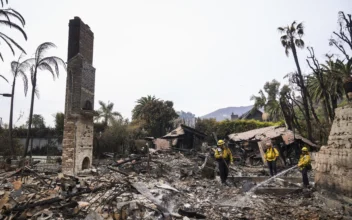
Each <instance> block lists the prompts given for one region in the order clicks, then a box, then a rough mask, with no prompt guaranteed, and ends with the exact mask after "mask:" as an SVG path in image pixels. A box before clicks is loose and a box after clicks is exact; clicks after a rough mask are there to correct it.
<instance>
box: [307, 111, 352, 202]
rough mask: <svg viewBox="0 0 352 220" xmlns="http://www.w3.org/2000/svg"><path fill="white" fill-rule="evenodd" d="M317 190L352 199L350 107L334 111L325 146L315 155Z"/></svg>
mask: <svg viewBox="0 0 352 220" xmlns="http://www.w3.org/2000/svg"><path fill="white" fill-rule="evenodd" d="M314 169H315V170H316V173H315V183H316V186H317V187H318V188H321V189H326V190H328V191H332V192H336V193H340V194H343V195H346V196H349V197H352V106H351V105H349V106H345V107H341V108H337V109H336V110H335V119H334V122H333V125H332V128H331V131H330V136H329V141H328V145H327V146H323V147H322V148H321V149H320V151H319V152H318V153H317V154H316V158H315V165H314Z"/></svg>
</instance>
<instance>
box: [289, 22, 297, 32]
mask: <svg viewBox="0 0 352 220" xmlns="http://www.w3.org/2000/svg"><path fill="white" fill-rule="evenodd" d="M296 24H297V22H296V21H293V22H292V24H291V27H290V32H291V33H294V32H295V31H296Z"/></svg>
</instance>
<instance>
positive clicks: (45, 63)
mask: <svg viewBox="0 0 352 220" xmlns="http://www.w3.org/2000/svg"><path fill="white" fill-rule="evenodd" d="M53 47H56V46H55V44H53V43H51V42H46V43H42V44H41V45H39V46H38V48H37V50H36V52H35V57H34V58H31V59H28V60H27V61H25V62H28V63H30V64H31V82H32V94H31V107H30V112H29V120H28V131H27V138H26V144H25V151H24V154H23V157H26V155H27V151H28V145H29V139H30V131H31V126H32V118H33V108H34V95H35V94H37V92H38V90H37V87H36V86H37V74H38V73H39V72H41V71H47V72H49V73H51V75H52V76H53V79H54V80H55V77H59V66H62V67H64V69H65V71H66V64H65V62H64V61H63V60H62V59H61V58H59V57H56V56H48V57H46V56H45V52H46V51H47V50H48V49H50V48H53Z"/></svg>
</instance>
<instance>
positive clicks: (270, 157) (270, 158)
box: [264, 147, 279, 161]
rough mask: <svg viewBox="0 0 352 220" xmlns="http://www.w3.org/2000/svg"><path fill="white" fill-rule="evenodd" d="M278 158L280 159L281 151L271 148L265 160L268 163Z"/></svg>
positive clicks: (265, 155)
mask: <svg viewBox="0 0 352 220" xmlns="http://www.w3.org/2000/svg"><path fill="white" fill-rule="evenodd" d="M277 157H279V151H277V149H276V148H273V147H271V148H268V149H267V150H266V151H265V154H264V158H265V160H266V161H273V160H276V158H277Z"/></svg>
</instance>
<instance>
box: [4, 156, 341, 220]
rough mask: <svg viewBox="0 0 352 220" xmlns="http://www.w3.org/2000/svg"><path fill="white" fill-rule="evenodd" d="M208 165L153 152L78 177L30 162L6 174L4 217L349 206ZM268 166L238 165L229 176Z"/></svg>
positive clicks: (275, 211) (236, 214)
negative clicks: (219, 173) (280, 191)
mask: <svg viewBox="0 0 352 220" xmlns="http://www.w3.org/2000/svg"><path fill="white" fill-rule="evenodd" d="M208 165H209V163H207V159H204V155H203V156H199V155H194V156H190V157H187V156H184V155H183V154H182V153H174V152H153V153H152V154H151V155H150V156H146V155H131V156H130V158H126V159H122V160H118V161H114V160H110V162H107V161H105V163H104V162H102V163H100V165H99V166H97V167H96V168H94V169H90V170H84V171H85V172H82V173H81V174H80V175H77V176H69V175H64V174H62V173H60V171H59V170H58V171H57V173H56V172H53V171H51V172H50V173H44V172H43V171H42V170H41V169H37V168H36V166H37V165H35V166H32V167H31V166H25V167H23V168H21V169H18V170H16V171H11V172H3V173H0V181H1V185H0V207H1V216H0V219H41V220H44V219H86V220H100V219H119V220H123V219H185V220H186V219H342V216H343V212H342V211H340V210H327V209H326V208H324V204H323V202H322V201H320V200H319V198H318V197H316V192H314V190H303V191H302V190H300V192H295V193H291V194H287V195H281V196H275V195H271V194H269V195H268V194H254V193H248V192H247V191H248V189H250V188H251V187H253V186H254V185H255V183H251V182H248V181H247V182H246V181H245V182H240V181H237V182H236V181H235V182H230V185H231V186H222V185H221V184H220V180H219V178H218V177H216V178H213V179H212V178H209V179H207V178H204V177H203V176H202V169H205V168H206V167H207V168H208V169H209V170H211V169H212V170H213V172H216V170H215V169H214V167H215V166H214V167H208ZM262 170H263V168H257V169H254V168H250V167H237V166H234V167H232V168H231V172H230V175H229V176H230V177H229V180H230V181H231V176H232V175H238V173H242V174H244V175H249V173H251V172H252V173H254V174H256V175H260V174H262V173H263V172H262ZM263 175H264V174H263ZM232 180H233V179H232ZM284 185H285V184H284V183H283V182H282V181H273V182H270V183H268V184H267V185H266V186H265V187H269V188H270V187H272V188H273V189H275V188H278V187H283V186H284ZM247 188H248V189H247Z"/></svg>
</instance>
